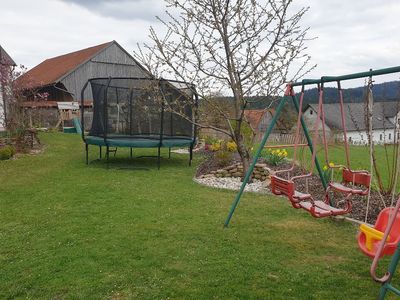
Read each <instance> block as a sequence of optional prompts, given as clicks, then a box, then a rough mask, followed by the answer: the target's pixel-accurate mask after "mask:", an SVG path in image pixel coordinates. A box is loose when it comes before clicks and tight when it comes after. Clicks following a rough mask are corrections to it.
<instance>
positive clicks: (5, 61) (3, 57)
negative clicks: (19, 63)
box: [0, 46, 16, 66]
mask: <svg viewBox="0 0 400 300" xmlns="http://www.w3.org/2000/svg"><path fill="white" fill-rule="evenodd" d="M0 64H2V65H7V66H16V63H15V61H14V60H13V59H12V58H11V56H10V55H8V53H7V52H6V50H4V48H3V47H1V46H0Z"/></svg>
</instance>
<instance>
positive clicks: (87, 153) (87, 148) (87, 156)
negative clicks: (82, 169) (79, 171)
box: [85, 144, 89, 165]
mask: <svg viewBox="0 0 400 300" xmlns="http://www.w3.org/2000/svg"><path fill="white" fill-rule="evenodd" d="M85 150H86V164H87V165H88V164H89V145H88V144H85Z"/></svg>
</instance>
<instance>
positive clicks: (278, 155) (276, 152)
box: [261, 149, 288, 166]
mask: <svg viewBox="0 0 400 300" xmlns="http://www.w3.org/2000/svg"><path fill="white" fill-rule="evenodd" d="M287 156H288V153H287V151H286V149H263V151H261V157H263V158H264V159H265V160H266V161H267V163H268V164H269V165H272V166H277V165H279V164H281V163H282V162H283V161H284V160H285V158H286V157H287Z"/></svg>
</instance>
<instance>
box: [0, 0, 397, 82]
mask: <svg viewBox="0 0 400 300" xmlns="http://www.w3.org/2000/svg"><path fill="white" fill-rule="evenodd" d="M301 6H309V7H310V9H309V11H308V13H307V14H306V15H305V16H304V18H303V20H302V26H303V27H310V30H309V36H310V37H315V39H313V40H311V41H309V42H308V44H307V45H308V49H307V53H308V54H310V55H311V57H312V63H313V64H317V67H316V68H315V69H314V70H313V71H312V72H311V73H310V74H308V75H307V77H308V78H318V77H320V76H322V75H340V74H347V73H353V72H360V71H367V70H369V69H370V68H373V69H377V68H384V67H389V66H397V65H400V35H399V34H398V30H399V27H400V26H399V25H400V21H399V19H398V18H399V16H400V1H399V0H362V1H361V0H356V1H343V0H324V1H322V0H295V1H294V4H293V9H296V8H297V7H301ZM164 15H165V4H164V2H163V0H108V1H106V0H81V1H80V0H36V1H32V0H11V1H10V0H1V2H0V28H1V30H0V45H1V46H2V47H3V48H4V49H5V50H6V51H7V52H8V53H9V54H10V56H11V57H12V58H13V59H14V60H15V61H16V63H17V64H23V65H25V66H26V67H28V68H31V67H33V66H35V65H37V64H39V63H40V62H41V61H43V60H45V59H46V58H50V57H54V56H58V55H61V54H65V53H68V52H72V51H76V50H79V49H83V48H87V47H90V46H94V45H97V44H100V43H104V42H108V41H111V40H116V41H117V42H118V43H119V44H121V45H122V47H124V48H125V49H126V50H127V51H128V52H130V53H132V51H133V50H135V49H136V45H137V43H143V42H150V39H149V37H148V32H149V30H148V29H149V27H150V26H153V27H154V28H155V29H156V30H162V26H161V25H160V23H159V22H158V20H157V19H156V16H161V17H163V16H164ZM396 76H397V75H396ZM395 79H398V78H395Z"/></svg>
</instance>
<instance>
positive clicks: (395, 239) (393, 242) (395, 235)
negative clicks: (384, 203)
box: [357, 207, 400, 257]
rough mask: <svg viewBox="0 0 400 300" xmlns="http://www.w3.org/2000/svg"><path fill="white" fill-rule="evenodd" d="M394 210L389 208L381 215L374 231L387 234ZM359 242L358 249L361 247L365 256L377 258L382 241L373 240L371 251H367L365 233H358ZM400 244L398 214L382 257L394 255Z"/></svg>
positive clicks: (399, 220)
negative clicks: (390, 217)
mask: <svg viewBox="0 0 400 300" xmlns="http://www.w3.org/2000/svg"><path fill="white" fill-rule="evenodd" d="M393 209H394V208H393V207H387V208H385V209H383V210H382V211H381V212H380V213H379V215H378V218H377V220H376V223H375V225H374V229H376V230H378V231H380V232H382V233H383V232H385V230H386V226H387V224H388V221H389V216H390V213H391V211H393ZM357 241H358V247H360V250H361V251H362V252H363V253H364V254H366V255H368V256H369V257H374V256H375V254H376V251H377V249H378V246H379V243H380V240H373V241H372V248H371V249H370V250H369V249H367V245H366V234H365V233H364V232H359V233H358V236H357ZM399 242H400V214H397V215H396V219H395V221H394V223H393V227H392V230H391V231H390V233H389V238H388V241H387V242H386V244H385V246H384V248H383V251H382V253H381V257H382V256H383V255H393V253H394V251H395V250H396V246H397V244H398V243H399Z"/></svg>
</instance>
